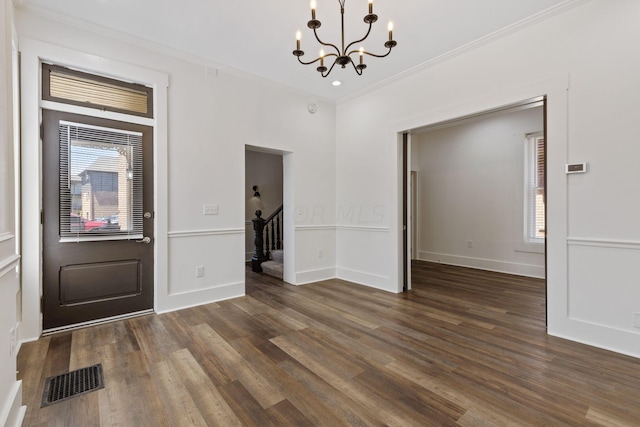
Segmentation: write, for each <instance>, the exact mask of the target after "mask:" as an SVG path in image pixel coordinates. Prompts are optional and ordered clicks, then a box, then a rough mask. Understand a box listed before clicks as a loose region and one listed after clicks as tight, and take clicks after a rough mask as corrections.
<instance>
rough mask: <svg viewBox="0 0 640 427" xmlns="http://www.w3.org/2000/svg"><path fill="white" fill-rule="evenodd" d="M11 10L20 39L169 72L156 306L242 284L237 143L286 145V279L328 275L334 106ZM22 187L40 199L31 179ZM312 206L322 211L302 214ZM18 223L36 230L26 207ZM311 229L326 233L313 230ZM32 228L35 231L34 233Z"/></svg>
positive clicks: (93, 61)
mask: <svg viewBox="0 0 640 427" xmlns="http://www.w3.org/2000/svg"><path fill="white" fill-rule="evenodd" d="M17 12H18V13H17V28H18V34H19V36H20V39H21V41H22V40H23V39H26V40H30V41H34V43H31V45H32V46H40V45H41V44H42V42H43V41H44V42H46V43H49V44H52V45H55V46H56V49H65V50H67V51H73V52H79V53H81V54H82V55H83V57H84V58H87V59H88V61H89V65H90V66H91V67H94V68H95V70H97V71H99V70H100V67H101V66H103V65H104V64H112V63H117V64H122V67H121V69H126V68H127V67H129V68H134V69H140V70H151V71H153V72H161V73H164V74H166V75H167V76H168V81H169V85H168V89H167V91H166V96H167V100H168V101H167V107H168V108H167V117H166V118H164V119H163V118H162V117H160V118H159V119H158V120H160V121H162V120H164V121H165V123H164V125H165V128H166V129H167V135H166V140H167V145H166V147H165V148H164V149H165V150H166V152H165V153H160V154H161V156H160V157H159V158H160V159H163V158H164V159H165V160H166V168H167V170H166V173H165V174H164V175H163V176H161V177H159V179H160V181H162V180H165V182H166V189H165V190H166V198H167V200H166V204H165V206H166V207H165V208H163V207H162V206H163V205H162V204H161V205H159V207H158V208H159V211H157V212H156V217H159V218H162V220H163V221H166V224H167V230H165V232H164V235H163V236H162V235H161V236H160V237H159V238H158V234H156V237H157V242H156V244H157V248H156V251H157V257H156V260H157V262H156V264H157V269H158V274H159V275H160V277H159V279H160V280H157V283H158V284H157V288H156V294H157V295H156V299H157V302H156V311H158V312H164V311H171V310H176V309H179V308H184V307H188V306H193V305H199V304H204V303H207V302H211V301H216V300H222V299H227V298H233V297H237V296H240V295H243V294H244V280H245V278H244V277H245V264H244V263H245V191H246V189H245V187H246V185H245V170H244V162H245V145H251V146H255V147H265V148H269V149H273V150H278V151H281V152H289V153H291V154H289V155H288V156H290V157H289V162H288V163H289V165H290V169H291V170H290V171H289V172H290V176H289V182H286V183H285V185H284V187H285V190H287V189H289V190H290V191H289V193H288V199H287V198H285V200H288V201H289V205H288V206H286V212H285V215H289V219H288V220H285V221H286V222H287V226H288V227H289V228H290V231H289V233H288V236H286V238H288V239H292V243H291V245H290V246H289V247H290V248H291V250H292V251H295V253H293V252H292V253H291V254H290V260H289V261H291V262H289V267H288V268H290V269H291V271H290V272H289V274H288V275H287V279H288V280H289V281H290V282H292V283H294V284H299V283H302V282H303V281H304V279H305V278H306V277H308V276H309V275H317V276H318V277H322V278H328V277H333V276H334V275H335V272H334V271H333V270H331V269H329V270H327V266H334V265H335V254H334V252H335V251H334V248H335V132H334V130H335V107H334V106H332V105H329V104H325V103H323V102H320V101H318V100H317V99H314V100H311V99H309V98H308V97H307V96H304V95H300V94H298V93H295V92H291V91H289V90H286V89H283V88H282V87H280V86H277V85H274V84H272V83H269V82H266V81H264V80H261V79H257V78H254V77H251V76H247V75H244V74H242V73H240V72H236V71H232V70H226V69H223V68H218V67H217V66H216V65H215V64H209V63H207V62H206V61H204V60H202V59H199V58H193V57H186V56H184V55H181V54H178V53H176V52H172V51H169V50H167V49H164V48H161V47H157V46H152V45H150V44H145V45H144V46H143V44H144V43H143V42H141V41H139V40H129V39H127V37H126V36H124V35H122V34H117V33H110V32H107V31H106V30H101V29H96V31H100V34H98V33H96V32H93V30H92V29H91V28H85V27H83V28H81V27H78V26H75V24H74V23H70V22H65V23H61V22H58V21H55V20H53V19H50V18H48V17H46V16H44V15H41V14H40V13H39V12H38V11H37V10H31V9H19V10H18V11H17ZM79 25H82V24H79ZM36 42H37V43H36ZM134 42H135V43H134ZM37 55H38V56H42V55H45V53H44V52H37ZM49 59H53V60H55V58H49ZM84 68H85V69H86V68H87V66H86V65H85V67H84ZM23 77H24V78H23V82H22V84H23V88H25V87H27V88H28V89H29V91H31V92H33V91H34V90H35V91H37V85H38V84H39V83H38V81H37V78H35V77H33V76H31V77H30V80H29V81H28V82H27V81H25V78H27V77H28V76H23ZM35 93H37V92H35ZM311 101H313V102H315V103H316V104H318V111H317V112H316V113H315V114H310V113H309V112H308V110H307V104H308V103H309V102H311ZM160 124H161V123H160ZM37 127H38V123H37V122H35V121H34V122H29V123H23V129H25V128H26V129H27V130H28V132H26V133H27V134H29V135H31V136H30V137H29V136H27V137H28V138H31V139H35V138H37V136H36V137H34V135H37ZM31 139H30V141H31ZM32 142H33V141H31V142H30V144H31V145H30V147H31V150H32V151H31V152H27V153H26V155H27V156H28V157H30V158H31V159H34V158H35V159H36V160H37V152H35V151H33V150H34V149H35V148H34V147H36V146H35V145H33V144H32ZM23 149H24V148H23ZM31 163H33V161H31ZM161 166H162V165H161ZM32 181H33V179H32ZM36 181H37V180H36ZM24 191H25V192H26V191H32V192H34V194H36V196H35V197H37V194H38V193H39V188H38V183H37V182H35V184H34V183H32V184H31V187H29V188H25V189H24ZM204 204H215V205H218V206H219V214H218V215H212V216H204V215H203V205H204ZM310 207H311V208H313V209H315V211H318V212H321V214H319V215H313V216H306V215H304V212H306V211H307V210H309V208H310ZM36 209H37V206H36ZM25 218H26V217H25ZM24 228H25V230H31V231H32V232H34V231H35V230H37V229H38V224H37V223H36V219H35V217H33V218H30V220H29V221H28V222H25V224H24ZM316 228H322V229H323V233H317V232H315V231H314V230H315V229H316ZM159 231H161V230H159ZM33 237H34V239H35V240H36V241H37V234H35V235H34V236H33ZM163 239H164V242H165V243H162V240H163ZM318 247H324V248H326V249H325V252H324V257H323V258H319V257H318V256H317V248H318ZM36 254H37V252H36ZM196 266H204V269H205V276H204V277H203V278H196V277H195V267H196ZM163 272H165V273H163ZM24 287H25V289H27V288H28V289H29V291H30V293H29V296H26V295H25V301H24V305H25V307H26V308H28V310H25V317H28V318H29V319H30V327H29V328H28V330H26V331H25V330H23V338H24V339H34V338H37V337H38V336H39V333H40V332H39V329H38V328H39V325H38V324H37V323H38V320H37V319H38V318H37V315H38V311H37V301H36V295H37V293H38V292H39V287H40V283H39V277H38V276H37V272H36V274H33V275H32V276H31V277H30V278H29V279H28V280H25V283H24ZM27 311H28V313H27Z"/></svg>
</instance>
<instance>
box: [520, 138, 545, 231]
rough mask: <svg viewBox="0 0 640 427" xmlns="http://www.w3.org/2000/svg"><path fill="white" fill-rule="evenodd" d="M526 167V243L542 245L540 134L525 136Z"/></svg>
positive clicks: (542, 157)
mask: <svg viewBox="0 0 640 427" xmlns="http://www.w3.org/2000/svg"><path fill="white" fill-rule="evenodd" d="M526 143H527V150H526V165H527V170H526V173H527V176H526V182H527V189H526V193H527V194H526V197H525V200H526V206H525V208H526V211H525V212H526V213H525V215H526V220H525V222H526V224H525V227H526V230H525V238H526V241H528V242H531V243H542V242H544V239H545V236H546V224H545V206H544V204H545V200H546V197H545V188H544V184H545V170H544V167H545V141H544V135H543V134H542V132H539V133H535V134H531V135H527V142H526Z"/></svg>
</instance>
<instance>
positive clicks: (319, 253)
mask: <svg viewBox="0 0 640 427" xmlns="http://www.w3.org/2000/svg"><path fill="white" fill-rule="evenodd" d="M318 258H322V249H318Z"/></svg>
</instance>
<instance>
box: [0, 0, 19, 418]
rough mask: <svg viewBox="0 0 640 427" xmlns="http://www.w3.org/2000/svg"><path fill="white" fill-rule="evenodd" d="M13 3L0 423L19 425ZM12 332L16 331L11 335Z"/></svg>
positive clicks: (7, 19) (1, 104) (0, 105)
mask: <svg viewBox="0 0 640 427" xmlns="http://www.w3.org/2000/svg"><path fill="white" fill-rule="evenodd" d="M12 17H13V4H12V3H11V1H6V0H3V1H2V2H0V349H1V351H0V425H2V426H14V425H15V426H18V425H20V424H21V420H22V418H23V417H24V408H21V405H22V388H21V383H20V382H19V381H16V356H17V350H18V346H17V344H18V343H17V342H16V341H15V340H14V341H13V345H12V344H11V339H10V334H11V331H12V330H15V329H16V328H17V327H18V325H19V319H18V318H17V317H18V316H17V311H16V304H17V300H18V298H17V296H18V295H19V291H20V285H19V275H18V271H17V265H18V261H19V257H18V255H17V254H16V226H15V220H14V212H15V192H14V185H15V179H14V177H15V171H14V149H13V147H14V141H13V137H14V133H13V118H14V114H13V95H12V91H13V84H12V83H13V78H12V74H13V73H12V70H13V58H14V55H13V51H14V40H15V38H14V37H13V31H12V29H13V28H12V19H13V18H12ZM14 336H15V335H14Z"/></svg>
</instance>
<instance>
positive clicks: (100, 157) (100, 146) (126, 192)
mask: <svg viewBox="0 0 640 427" xmlns="http://www.w3.org/2000/svg"><path fill="white" fill-rule="evenodd" d="M59 132H60V237H61V238H62V239H63V240H64V239H65V238H67V239H69V238H71V240H72V241H73V240H94V239H95V240H105V238H109V237H111V238H118V239H122V238H140V237H141V236H142V218H143V212H142V158H141V155H142V135H141V134H140V133H135V132H129V131H121V130H117V129H107V128H99V127H95V126H89V125H82V124H75V123H68V122H61V123H60V128H59ZM80 238H81V239H80Z"/></svg>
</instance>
